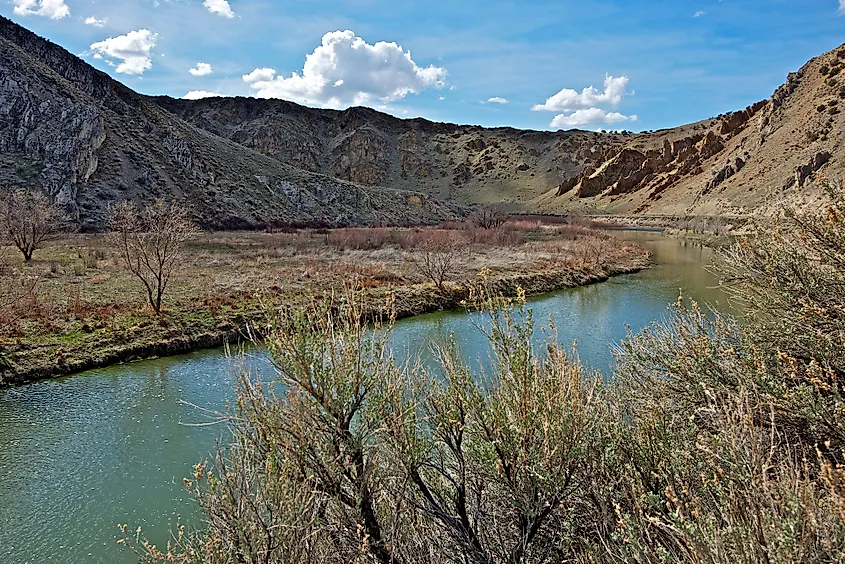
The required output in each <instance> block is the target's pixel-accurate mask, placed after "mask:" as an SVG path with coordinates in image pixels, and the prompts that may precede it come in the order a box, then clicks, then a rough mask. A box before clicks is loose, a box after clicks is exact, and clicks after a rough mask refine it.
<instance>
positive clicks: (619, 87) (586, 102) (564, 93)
mask: <svg viewBox="0 0 845 564" xmlns="http://www.w3.org/2000/svg"><path fill="white" fill-rule="evenodd" d="M627 86H628V77H627V76H619V77H614V76H610V75H609V74H608V75H605V78H604V92H599V91H598V90H597V89H596V88H594V87H592V86H588V87H587V88H585V89H583V90H582V91H581V92H577V91H576V90H572V89H571V88H564V89H563V90H561V91H560V92H558V93H557V94H555V95H554V96H552V97H551V98H549V99H548V100H546V103H545V104H537V105H536V106H534V107H533V108H531V109H532V110H534V111H535V112H569V111H572V110H577V109H579V108H591V107H593V106H598V105H601V104H612V105H614V106H615V105H617V104H619V102H621V101H622V98H624V97H625V88H626V87H627Z"/></svg>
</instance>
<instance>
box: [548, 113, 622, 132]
mask: <svg viewBox="0 0 845 564" xmlns="http://www.w3.org/2000/svg"><path fill="white" fill-rule="evenodd" d="M623 121H637V116H626V115H622V114H620V113H619V112H606V111H604V110H602V109H600V108H588V109H581V110H576V111H574V112H572V113H571V114H569V115H567V114H560V115H557V116H555V118H554V119H553V120H552V123H551V124H550V125H551V127H556V128H568V127H585V126H589V125H610V124H613V123H620V122H623Z"/></svg>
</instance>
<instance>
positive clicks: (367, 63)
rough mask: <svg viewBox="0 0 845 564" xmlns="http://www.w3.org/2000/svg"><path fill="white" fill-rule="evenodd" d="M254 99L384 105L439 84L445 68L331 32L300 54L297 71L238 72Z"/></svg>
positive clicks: (397, 49) (334, 105) (389, 46)
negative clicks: (301, 62) (424, 64)
mask: <svg viewBox="0 0 845 564" xmlns="http://www.w3.org/2000/svg"><path fill="white" fill-rule="evenodd" d="M243 80H244V82H246V83H247V84H249V86H250V88H251V89H252V90H254V92H255V95H256V96H258V97H259V98H284V99H286V100H293V101H296V102H300V103H303V104H314V105H317V106H322V107H330V108H341V107H348V106H353V105H364V104H369V103H372V102H380V103H388V102H393V101H396V100H401V99H403V98H404V97H405V96H407V95H408V94H419V93H420V92H422V91H423V90H426V89H428V88H442V87H443V85H444V83H445V80H446V70H445V69H442V68H439V67H435V66H433V65H430V66H428V67H425V68H423V67H420V66H419V65H417V63H416V62H414V60H413V59H412V58H411V53H410V52H408V51H405V50H404V49H403V48H402V47H401V46H399V45H397V44H396V43H387V42H384V41H380V42H378V43H376V44H375V45H370V44H369V43H367V42H366V41H364V40H363V39H361V38H360V37H358V36H356V35H355V33H354V32H352V31H349V30H346V31H334V32H330V33H327V34H325V35H324V36H323V40H322V43H321V45H319V46H318V47H317V48H316V49H314V52H313V53H310V54H309V55H307V56H306V57H305V64H304V65H303V67H302V71H301V72H294V73H293V74H291V76H289V77H284V76H279V75H278V74H277V73H276V70H275V69H272V68H260V69H255V70H254V71H252V72H251V73H249V74H246V75H244V76H243Z"/></svg>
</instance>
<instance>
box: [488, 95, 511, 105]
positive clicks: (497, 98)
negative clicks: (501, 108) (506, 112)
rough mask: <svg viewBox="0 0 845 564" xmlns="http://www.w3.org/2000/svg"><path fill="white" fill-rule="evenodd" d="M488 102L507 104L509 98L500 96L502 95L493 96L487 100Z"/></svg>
mask: <svg viewBox="0 0 845 564" xmlns="http://www.w3.org/2000/svg"><path fill="white" fill-rule="evenodd" d="M487 103H488V104H507V103H508V99H507V98H502V97H500V96H493V97H492V98H490V99H488V100H487Z"/></svg>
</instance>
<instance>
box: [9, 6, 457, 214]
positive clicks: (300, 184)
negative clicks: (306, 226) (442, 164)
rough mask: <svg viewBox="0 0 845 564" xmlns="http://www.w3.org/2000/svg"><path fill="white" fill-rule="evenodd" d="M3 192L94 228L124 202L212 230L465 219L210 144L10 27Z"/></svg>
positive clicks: (408, 197) (205, 136)
mask: <svg viewBox="0 0 845 564" xmlns="http://www.w3.org/2000/svg"><path fill="white" fill-rule="evenodd" d="M0 183H2V185H4V186H12V187H14V186H24V185H33V184H39V183H40V184H41V185H42V186H43V187H44V189H45V190H46V191H47V192H49V193H50V194H51V195H52V196H53V197H55V199H56V201H57V202H58V203H60V204H61V205H63V206H65V207H66V208H67V209H68V211H69V212H71V213H72V214H74V216H75V217H76V218H77V219H78V220H79V223H80V225H81V227H82V228H88V229H96V228H100V227H102V226H103V223H104V220H105V217H106V210H107V206H108V205H109V204H110V203H111V202H114V201H117V200H119V199H126V198H130V199H134V200H137V201H149V200H151V199H154V198H159V197H162V198H167V199H171V200H174V201H178V202H181V203H184V204H185V205H186V206H187V207H188V209H189V210H190V211H191V213H192V215H193V217H194V218H195V219H196V221H197V222H198V223H199V224H201V225H203V226H204V227H209V228H248V227H258V226H263V225H267V224H277V223H323V224H330V225H342V224H377V223H393V224H402V223H426V222H432V221H439V220H443V219H447V218H453V217H455V215H456V212H461V211H462V210H461V209H460V208H457V207H455V206H453V205H447V204H444V203H442V202H440V201H438V200H436V199H434V198H431V197H430V196H428V195H427V194H425V193H421V192H419V191H408V190H397V189H394V188H385V187H375V186H362V185H360V184H355V183H351V182H345V181H343V180H339V179H337V178H332V177H329V176H324V175H320V174H314V173H312V172H308V171H304V170H301V169H299V168H296V167H294V166H291V165H288V164H286V163H283V162H281V161H279V160H277V159H273V158H270V157H268V156H265V155H263V154H261V153H259V152H257V151H253V150H251V149H249V148H247V147H244V146H243V145H239V144H237V143H234V142H232V141H229V140H227V139H224V138H222V137H219V136H216V135H213V134H211V133H209V132H207V131H205V130H203V129H200V128H197V127H195V126H193V125H191V124H188V123H186V122H185V121H183V120H182V119H180V118H179V117H177V116H175V115H173V114H172V113H170V112H168V111H166V110H165V109H163V108H162V107H161V106H160V105H158V104H156V103H155V102H154V101H153V100H151V99H150V98H148V97H145V96H142V95H140V94H137V93H136V92H134V91H132V90H130V89H129V88H127V87H125V86H123V85H122V84H120V83H119V82H117V81H115V80H113V79H112V78H110V77H109V76H108V75H106V74H105V73H102V72H99V71H97V70H96V69H94V68H93V67H91V66H90V65H88V64H86V63H85V62H83V61H82V60H80V59H79V58H77V57H75V56H73V55H71V54H70V53H68V52H67V51H65V50H64V49H62V48H61V47H58V46H57V45H54V44H52V43H50V42H49V41H46V40H44V39H42V38H39V37H38V36H36V35H35V34H33V33H31V32H29V31H27V30H26V29H24V28H22V27H20V26H18V25H16V24H14V23H13V22H11V21H9V20H7V19H5V18H0Z"/></svg>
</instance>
